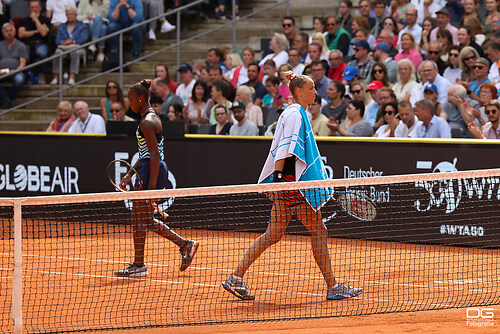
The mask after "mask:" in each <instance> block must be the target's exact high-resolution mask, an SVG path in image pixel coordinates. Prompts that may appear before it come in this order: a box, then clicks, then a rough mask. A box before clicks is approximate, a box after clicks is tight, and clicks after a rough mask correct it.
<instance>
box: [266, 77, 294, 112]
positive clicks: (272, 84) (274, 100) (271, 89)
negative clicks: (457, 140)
mask: <svg viewBox="0 0 500 334" xmlns="http://www.w3.org/2000/svg"><path fill="white" fill-rule="evenodd" d="M279 86H280V80H279V79H278V78H276V77H270V78H268V79H267V80H266V89H267V94H266V95H265V96H264V98H263V99H262V107H281V106H283V104H285V103H288V101H287V100H286V99H285V98H283V96H281V95H280V90H279Z"/></svg>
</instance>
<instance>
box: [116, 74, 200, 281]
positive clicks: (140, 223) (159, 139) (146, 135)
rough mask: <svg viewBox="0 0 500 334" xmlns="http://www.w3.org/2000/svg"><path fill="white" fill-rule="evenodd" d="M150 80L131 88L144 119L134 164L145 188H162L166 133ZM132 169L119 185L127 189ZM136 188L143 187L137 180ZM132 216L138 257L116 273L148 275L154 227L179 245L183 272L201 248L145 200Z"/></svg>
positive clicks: (137, 203) (135, 106)
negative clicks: (146, 256)
mask: <svg viewBox="0 0 500 334" xmlns="http://www.w3.org/2000/svg"><path fill="white" fill-rule="evenodd" d="M150 86H151V80H142V81H141V82H139V83H136V84H134V85H133V86H132V87H130V89H129V91H128V98H129V100H130V108H132V110H133V111H134V112H136V113H139V114H140V115H141V121H140V123H139V127H138V128H137V132H136V135H137V143H138V146H139V160H137V162H136V163H135V165H134V169H135V170H137V172H138V174H139V177H140V179H141V180H142V182H143V187H145V188H146V187H147V188H146V189H149V190H151V189H163V188H165V185H166V184H167V179H168V169H167V164H166V163H165V161H163V158H164V155H163V144H164V142H163V134H162V128H161V120H160V117H159V115H158V114H157V113H156V112H155V111H154V110H153V108H151V106H150V104H149V88H150ZM133 173H134V172H133V170H132V169H131V170H129V171H128V172H127V174H125V176H124V177H123V178H122V180H121V181H120V187H122V189H124V188H125V187H126V185H127V184H128V183H129V182H130V179H131V177H132V174H133ZM134 189H135V190H138V189H140V185H139V184H137V183H136V185H135V186H134ZM132 215H133V217H134V218H135V223H136V225H135V231H134V249H135V260H134V263H132V264H131V265H130V266H129V267H127V268H125V269H122V270H117V271H115V275H116V276H125V277H138V276H146V275H148V271H147V269H146V266H145V265H144V249H145V246H146V231H147V230H151V231H153V232H155V233H157V234H158V235H160V236H162V237H164V238H166V239H168V240H170V241H172V242H173V243H174V244H176V245H177V246H178V247H179V248H180V252H181V255H182V262H181V265H180V268H179V269H180V271H184V270H186V269H187V267H189V265H190V264H191V261H192V260H193V257H194V255H195V253H196V250H197V249H198V246H199V244H198V242H197V241H194V240H186V239H184V238H182V237H181V236H180V235H178V234H177V233H175V232H174V231H172V230H171V229H170V228H169V227H168V226H167V225H166V224H165V223H163V222H162V221H160V220H158V219H156V218H154V216H153V208H152V206H151V205H148V203H147V201H146V200H142V201H141V200H136V201H134V204H133V208H132Z"/></svg>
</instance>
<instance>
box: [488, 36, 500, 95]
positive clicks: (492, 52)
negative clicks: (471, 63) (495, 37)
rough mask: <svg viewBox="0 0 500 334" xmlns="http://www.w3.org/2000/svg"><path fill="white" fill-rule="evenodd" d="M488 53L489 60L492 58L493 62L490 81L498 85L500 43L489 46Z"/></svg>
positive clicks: (499, 78) (489, 76)
mask: <svg viewBox="0 0 500 334" xmlns="http://www.w3.org/2000/svg"><path fill="white" fill-rule="evenodd" d="M487 52H488V58H490V60H491V62H492V64H491V67H490V72H489V73H488V79H490V81H491V82H493V83H494V84H496V83H497V82H498V81H500V73H499V70H498V68H499V66H500V43H498V42H493V43H491V44H490V45H489V46H488V49H487ZM497 88H498V87H497Z"/></svg>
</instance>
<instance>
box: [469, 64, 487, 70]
mask: <svg viewBox="0 0 500 334" xmlns="http://www.w3.org/2000/svg"><path fill="white" fill-rule="evenodd" d="M472 68H473V69H475V70H482V69H483V68H484V66H480V65H474V66H472Z"/></svg>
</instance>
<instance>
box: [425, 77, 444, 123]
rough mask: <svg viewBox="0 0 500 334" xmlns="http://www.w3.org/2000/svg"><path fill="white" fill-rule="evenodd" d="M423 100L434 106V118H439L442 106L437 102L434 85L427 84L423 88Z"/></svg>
mask: <svg viewBox="0 0 500 334" xmlns="http://www.w3.org/2000/svg"><path fill="white" fill-rule="evenodd" d="M423 90H424V98H425V99H426V100H430V101H432V103H434V106H435V108H436V110H435V113H436V116H439V115H440V114H441V109H443V105H442V104H441V103H439V102H438V96H439V93H438V89H437V87H436V85H435V84H431V83H427V84H426V85H425V86H424V89H423Z"/></svg>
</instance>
